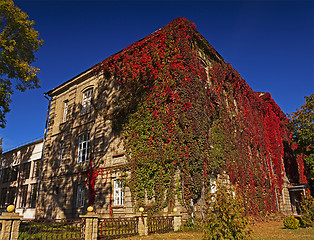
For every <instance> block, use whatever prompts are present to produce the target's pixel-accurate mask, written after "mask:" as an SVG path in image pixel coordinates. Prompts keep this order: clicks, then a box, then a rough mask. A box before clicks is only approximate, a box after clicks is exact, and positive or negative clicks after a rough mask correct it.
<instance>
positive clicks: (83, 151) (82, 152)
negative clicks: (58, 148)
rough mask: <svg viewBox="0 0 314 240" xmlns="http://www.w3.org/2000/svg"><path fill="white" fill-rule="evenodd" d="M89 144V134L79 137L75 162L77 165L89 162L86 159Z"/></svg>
mask: <svg viewBox="0 0 314 240" xmlns="http://www.w3.org/2000/svg"><path fill="white" fill-rule="evenodd" d="M89 142H90V136H89V133H83V134H81V135H80V136H79V140H78V153H77V162H78V163H82V162H87V161H88V160H89V159H88V154H89ZM83 157H84V158H83Z"/></svg>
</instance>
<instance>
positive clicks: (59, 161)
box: [58, 142, 64, 166]
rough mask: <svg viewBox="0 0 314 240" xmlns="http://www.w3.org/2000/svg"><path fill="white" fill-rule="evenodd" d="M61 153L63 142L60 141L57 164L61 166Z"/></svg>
mask: <svg viewBox="0 0 314 240" xmlns="http://www.w3.org/2000/svg"><path fill="white" fill-rule="evenodd" d="M63 154H64V143H63V142H61V143H60V144H59V156H58V166H61V164H62V159H63Z"/></svg>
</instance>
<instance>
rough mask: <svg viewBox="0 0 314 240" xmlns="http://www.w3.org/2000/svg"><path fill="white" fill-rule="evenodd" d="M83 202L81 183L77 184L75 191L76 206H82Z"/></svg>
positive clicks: (83, 193) (83, 190) (83, 191)
mask: <svg viewBox="0 0 314 240" xmlns="http://www.w3.org/2000/svg"><path fill="white" fill-rule="evenodd" d="M84 202H85V187H84V186H83V185H78V186H77V193H76V207H78V208H79V207H84Z"/></svg>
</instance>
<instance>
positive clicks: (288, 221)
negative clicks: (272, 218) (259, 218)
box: [283, 216, 300, 229]
mask: <svg viewBox="0 0 314 240" xmlns="http://www.w3.org/2000/svg"><path fill="white" fill-rule="evenodd" d="M283 225H284V226H285V228H289V229H297V228H299V227H300V221H299V220H298V219H296V218H295V217H292V216H289V217H286V218H285V219H284V221H283Z"/></svg>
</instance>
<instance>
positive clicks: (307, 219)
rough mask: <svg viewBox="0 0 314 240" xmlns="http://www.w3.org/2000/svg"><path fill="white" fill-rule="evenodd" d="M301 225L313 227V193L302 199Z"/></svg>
mask: <svg viewBox="0 0 314 240" xmlns="http://www.w3.org/2000/svg"><path fill="white" fill-rule="evenodd" d="M301 215H302V216H301V219H300V222H301V227H313V225H314V198H313V197H312V196H311V195H308V196H306V197H304V198H303V199H302V201H301Z"/></svg>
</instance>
